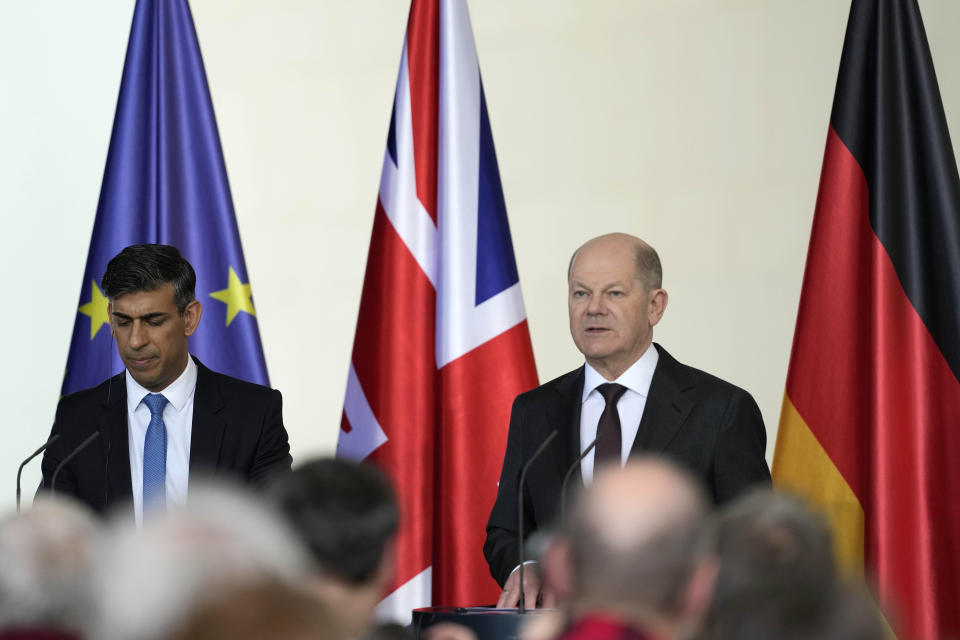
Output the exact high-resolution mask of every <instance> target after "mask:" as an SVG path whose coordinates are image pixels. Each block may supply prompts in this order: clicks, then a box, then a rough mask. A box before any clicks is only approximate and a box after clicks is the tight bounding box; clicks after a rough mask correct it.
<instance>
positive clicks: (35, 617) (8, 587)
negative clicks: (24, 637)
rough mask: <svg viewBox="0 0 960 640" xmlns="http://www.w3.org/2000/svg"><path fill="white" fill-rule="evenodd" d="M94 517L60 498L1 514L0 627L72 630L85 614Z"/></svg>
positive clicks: (43, 498) (42, 498)
mask: <svg viewBox="0 0 960 640" xmlns="http://www.w3.org/2000/svg"><path fill="white" fill-rule="evenodd" d="M97 534H98V529H97V524H96V522H95V520H94V518H93V516H92V515H91V514H90V513H88V512H87V511H86V509H84V508H83V507H82V506H80V505H79V504H76V503H74V502H71V501H68V500H66V499H63V498H53V497H48V496H40V497H38V498H37V500H36V501H35V502H34V505H33V508H32V509H29V510H26V511H23V512H22V513H10V514H8V515H6V516H4V517H3V518H0V630H3V631H9V630H11V629H34V630H51V631H61V632H65V633H71V634H76V633H78V632H79V631H80V629H81V628H82V627H83V625H84V622H85V619H86V616H87V615H88V614H89V612H90V601H89V596H90V567H91V561H92V557H93V553H94V547H95V545H96V536H97Z"/></svg>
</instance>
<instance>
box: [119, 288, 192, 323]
mask: <svg viewBox="0 0 960 640" xmlns="http://www.w3.org/2000/svg"><path fill="white" fill-rule="evenodd" d="M111 304H112V305H113V311H114V313H122V314H124V315H128V316H142V315H147V314H150V313H169V312H170V311H171V309H176V304H175V303H174V301H173V285H171V284H165V285H163V286H161V287H160V288H158V289H154V290H152V291H135V292H133V293H125V294H123V295H122V296H117V297H116V298H114V299H113V300H111Z"/></svg>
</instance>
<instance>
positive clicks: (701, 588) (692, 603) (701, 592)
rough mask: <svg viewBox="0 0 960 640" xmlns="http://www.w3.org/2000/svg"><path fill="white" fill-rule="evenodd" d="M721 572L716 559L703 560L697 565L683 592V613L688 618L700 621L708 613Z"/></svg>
mask: <svg viewBox="0 0 960 640" xmlns="http://www.w3.org/2000/svg"><path fill="white" fill-rule="evenodd" d="M719 571H720V563H719V562H718V561H717V559H716V558H713V557H708V558H703V559H702V560H700V562H698V563H697V566H696V568H694V570H693V574H692V575H691V576H690V582H688V583H687V586H686V588H685V589H684V592H683V613H684V615H685V616H686V617H690V618H694V619H700V618H702V617H703V616H704V615H705V614H706V613H707V610H708V609H709V608H710V603H711V602H713V593H714V590H715V588H716V586H717V574H718V573H719Z"/></svg>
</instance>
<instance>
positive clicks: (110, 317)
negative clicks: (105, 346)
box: [107, 302, 117, 338]
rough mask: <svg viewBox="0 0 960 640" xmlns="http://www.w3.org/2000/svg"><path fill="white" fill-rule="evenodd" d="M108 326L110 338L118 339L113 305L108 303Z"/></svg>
mask: <svg viewBox="0 0 960 640" xmlns="http://www.w3.org/2000/svg"><path fill="white" fill-rule="evenodd" d="M107 324H109V325H110V337H111V338H116V337H117V329H116V327H115V326H114V324H113V303H112V302H107Z"/></svg>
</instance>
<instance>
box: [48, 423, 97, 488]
mask: <svg viewBox="0 0 960 640" xmlns="http://www.w3.org/2000/svg"><path fill="white" fill-rule="evenodd" d="M99 436H100V432H99V431H94V432H93V433H91V434H90V435H89V436H87V438H86V440H84V441H83V442H81V443H80V444H78V445H77V446H76V448H75V449H74V450H73V451H71V452H70V455H68V456H67V457H66V458H64V459H63V460H62V461H61V462H60V464H58V465H57V468H56V469H54V471H53V478H52V479H51V480H50V494H51V495H56V493H57V476H58V475H60V470H61V469H63V467H64V465H66V464H67V463H68V462H70V461H71V460H73V459H74V457H76V455H77V454H78V453H80V452H81V451H83V450H84V449H85V448H86V447H87V445H88V444H90V443H91V442H93V441H94V440H96V439H97V438H98V437H99Z"/></svg>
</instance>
